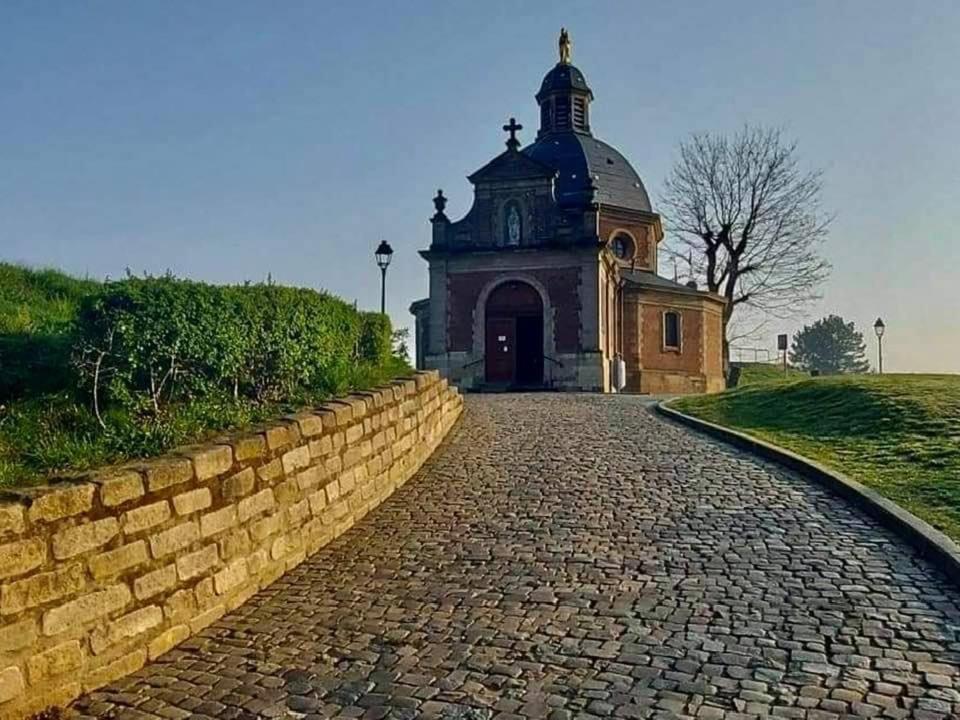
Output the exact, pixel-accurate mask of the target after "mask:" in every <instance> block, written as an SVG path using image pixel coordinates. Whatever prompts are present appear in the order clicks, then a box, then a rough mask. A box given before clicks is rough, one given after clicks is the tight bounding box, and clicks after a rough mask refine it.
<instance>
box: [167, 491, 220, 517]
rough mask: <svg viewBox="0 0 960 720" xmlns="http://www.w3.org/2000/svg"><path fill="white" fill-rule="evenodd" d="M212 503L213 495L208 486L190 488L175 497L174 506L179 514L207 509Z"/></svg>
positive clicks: (188, 513)
mask: <svg viewBox="0 0 960 720" xmlns="http://www.w3.org/2000/svg"><path fill="white" fill-rule="evenodd" d="M212 504H213V497H212V496H211V495H210V491H209V490H208V489H207V488H197V489H196V490H190V491H188V492H185V493H181V494H180V495H177V496H176V497H175V498H173V508H174V510H176V513H177V515H190V514H191V513H195V512H198V511H200V510H206V509H207V508H208V507H210V506H211V505H212Z"/></svg>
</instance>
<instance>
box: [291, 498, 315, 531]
mask: <svg viewBox="0 0 960 720" xmlns="http://www.w3.org/2000/svg"><path fill="white" fill-rule="evenodd" d="M309 517H310V502H309V501H308V500H301V501H300V502H298V503H295V504H293V505H291V506H290V507H289V508H287V523H288V524H289V525H290V527H297V526H299V525H302V524H303V523H304V522H306V520H307V518H309Z"/></svg>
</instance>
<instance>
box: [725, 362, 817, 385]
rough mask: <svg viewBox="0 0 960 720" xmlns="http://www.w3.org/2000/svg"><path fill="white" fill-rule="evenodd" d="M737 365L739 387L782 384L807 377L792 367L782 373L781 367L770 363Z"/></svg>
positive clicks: (804, 373)
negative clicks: (758, 384) (738, 368)
mask: <svg viewBox="0 0 960 720" xmlns="http://www.w3.org/2000/svg"><path fill="white" fill-rule="evenodd" d="M739 365H740V368H741V373H740V383H739V387H743V386H744V385H755V384H756V383H771V382H775V383H782V382H786V381H788V380H797V379H799V378H804V377H809V374H808V373H806V372H804V371H802V370H797V369H796V368H793V367H787V372H786V373H784V372H783V366H782V365H774V364H771V363H739Z"/></svg>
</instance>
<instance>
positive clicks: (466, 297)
mask: <svg viewBox="0 0 960 720" xmlns="http://www.w3.org/2000/svg"><path fill="white" fill-rule="evenodd" d="M526 274H528V275H529V276H531V277H533V278H535V279H537V280H538V281H539V282H540V283H542V284H543V286H544V287H545V288H546V289H547V292H548V294H549V297H550V303H551V306H552V307H553V309H554V317H553V325H554V329H553V332H554V338H555V341H556V350H557V352H576V351H577V348H578V345H579V333H580V301H579V295H578V286H579V282H580V271H579V268H561V269H556V270H554V269H534V270H528V271H526ZM500 277H503V273H502V272H498V271H485V272H463V273H456V274H450V275H448V276H447V283H448V286H447V287H448V290H447V292H448V298H449V299H448V304H447V307H448V308H449V310H448V312H449V320H448V323H449V324H448V328H449V330H448V334H447V339H448V344H447V349H448V350H451V351H462V352H470V351H472V350H473V348H474V343H473V340H474V338H473V326H474V312H475V309H476V307H477V301H478V299H479V297H480V292H481V291H482V290H483V289H484V288H485V287H488V286H489V285H490V284H491V283H494V282H496V280H497V279H498V278H500Z"/></svg>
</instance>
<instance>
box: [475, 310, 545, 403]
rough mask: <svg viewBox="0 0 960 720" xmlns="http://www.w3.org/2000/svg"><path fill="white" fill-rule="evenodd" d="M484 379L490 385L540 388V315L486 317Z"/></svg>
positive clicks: (541, 363)
mask: <svg viewBox="0 0 960 720" xmlns="http://www.w3.org/2000/svg"><path fill="white" fill-rule="evenodd" d="M486 379H487V382H488V383H490V384H492V385H506V386H520V387H539V386H541V385H543V316H542V315H513V316H493V317H489V316H488V317H487V334H486Z"/></svg>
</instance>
